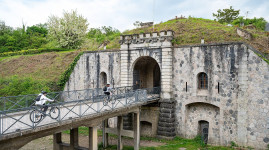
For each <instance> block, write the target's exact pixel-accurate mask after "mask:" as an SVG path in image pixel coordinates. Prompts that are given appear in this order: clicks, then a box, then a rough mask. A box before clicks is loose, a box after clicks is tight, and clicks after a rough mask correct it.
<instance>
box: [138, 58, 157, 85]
mask: <svg viewBox="0 0 269 150" xmlns="http://www.w3.org/2000/svg"><path fill="white" fill-rule="evenodd" d="M160 81H161V71H160V67H159V65H158V63H157V62H156V60H155V59H153V58H151V57H149V56H143V57H140V58H138V60H137V62H136V63H135V66H134V70H133V85H134V87H135V88H136V89H141V88H152V87H158V86H160V85H161V83H160Z"/></svg>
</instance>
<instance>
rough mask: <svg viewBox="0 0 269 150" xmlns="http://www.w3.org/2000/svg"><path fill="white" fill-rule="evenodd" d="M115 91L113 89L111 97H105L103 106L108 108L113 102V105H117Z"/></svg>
mask: <svg viewBox="0 0 269 150" xmlns="http://www.w3.org/2000/svg"><path fill="white" fill-rule="evenodd" d="M114 93H115V89H112V90H111V91H110V95H104V100H103V105H104V106H107V105H108V103H109V102H111V103H112V104H115V102H116V99H115V96H114V95H115V94H114Z"/></svg>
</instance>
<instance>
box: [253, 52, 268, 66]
mask: <svg viewBox="0 0 269 150" xmlns="http://www.w3.org/2000/svg"><path fill="white" fill-rule="evenodd" d="M254 53H255V54H256V55H258V56H259V57H260V58H262V59H263V60H264V61H265V62H266V63H267V64H269V60H268V59H267V58H265V57H264V56H263V55H261V54H259V53H256V52H254Z"/></svg>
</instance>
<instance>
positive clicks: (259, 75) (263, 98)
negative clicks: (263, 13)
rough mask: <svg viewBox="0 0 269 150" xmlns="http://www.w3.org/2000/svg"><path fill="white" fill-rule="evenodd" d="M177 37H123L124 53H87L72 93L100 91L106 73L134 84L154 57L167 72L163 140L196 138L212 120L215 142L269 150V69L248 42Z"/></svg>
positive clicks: (161, 114) (160, 128) (211, 136)
mask: <svg viewBox="0 0 269 150" xmlns="http://www.w3.org/2000/svg"><path fill="white" fill-rule="evenodd" d="M238 31H240V32H242V31H241V30H238ZM243 36H245V37H247V38H248V39H250V38H251V36H250V35H247V34H243ZM172 37H173V32H166V34H165V32H162V33H161V34H160V36H158V35H157V34H152V35H150V34H145V35H144V34H141V35H136V36H135V35H133V36H122V37H121V41H120V42H121V49H120V51H107V52H101V53H97V52H95V53H87V54H84V55H83V57H82V58H81V60H80V61H79V63H78V65H77V66H76V68H75V70H74V72H73V73H72V75H71V78H70V81H69V82H68V84H67V86H66V89H83V88H89V87H90V88H92V87H97V80H99V82H100V76H99V77H98V75H99V74H100V73H101V72H102V71H103V72H106V73H107V76H108V81H109V82H112V80H111V79H112V77H113V79H114V81H115V85H116V86H130V85H133V83H134V80H133V73H134V67H135V65H136V63H137V61H138V60H140V58H141V57H150V58H152V59H154V60H155V61H156V63H157V64H158V66H159V67H160V72H161V88H162V92H161V100H160V101H159V102H160V110H159V120H158V131H157V133H158V135H159V137H173V136H175V135H176V134H177V135H179V136H182V137H187V138H192V137H195V136H196V135H197V134H198V133H199V121H207V122H209V141H208V142H209V144H217V145H229V143H230V141H234V142H236V143H238V144H239V145H242V146H251V147H255V148H257V149H259V148H260V149H264V148H265V147H266V145H267V144H268V143H269V142H268V137H269V130H268V128H269V117H268V116H269V111H268V110H269V102H268V101H269V92H268V91H269V65H268V64H267V63H266V62H265V61H264V60H262V59H261V58H260V57H258V56H257V55H256V54H255V53H254V52H256V51H255V50H254V49H252V48H251V47H250V46H248V45H246V44H244V43H219V44H203V45H192V46H180V47H172V43H171V38H172ZM109 60H110V61H109ZM86 62H89V63H86ZM111 64H112V65H111ZM87 68H88V70H87ZM98 68H99V69H98ZM201 72H204V73H206V74H207V77H208V82H207V84H208V87H207V89H203V90H200V89H199V88H198V85H199V84H198V76H197V75H198V74H199V73H201ZM109 73H110V74H109ZM151 75H152V74H149V76H151ZM98 78H99V79H98ZM147 80H150V78H148V77H147ZM99 82H98V83H99ZM147 82H148V83H150V84H151V83H153V82H152V81H147ZM75 83H76V84H75ZM99 87H100V84H99ZM174 101H175V102H174ZM141 116H143V114H142V115H141ZM128 125H131V124H128ZM174 127H176V128H174ZM174 129H175V130H174ZM174 131H175V132H176V133H175V132H174Z"/></svg>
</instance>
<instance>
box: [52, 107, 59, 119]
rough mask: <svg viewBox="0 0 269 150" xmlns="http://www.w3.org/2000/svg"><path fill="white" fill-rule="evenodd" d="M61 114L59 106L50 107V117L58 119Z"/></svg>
mask: <svg viewBox="0 0 269 150" xmlns="http://www.w3.org/2000/svg"><path fill="white" fill-rule="evenodd" d="M59 115H60V109H59V108H58V107H52V108H51V109H50V117H51V118H52V119H57V118H58V117H59Z"/></svg>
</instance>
